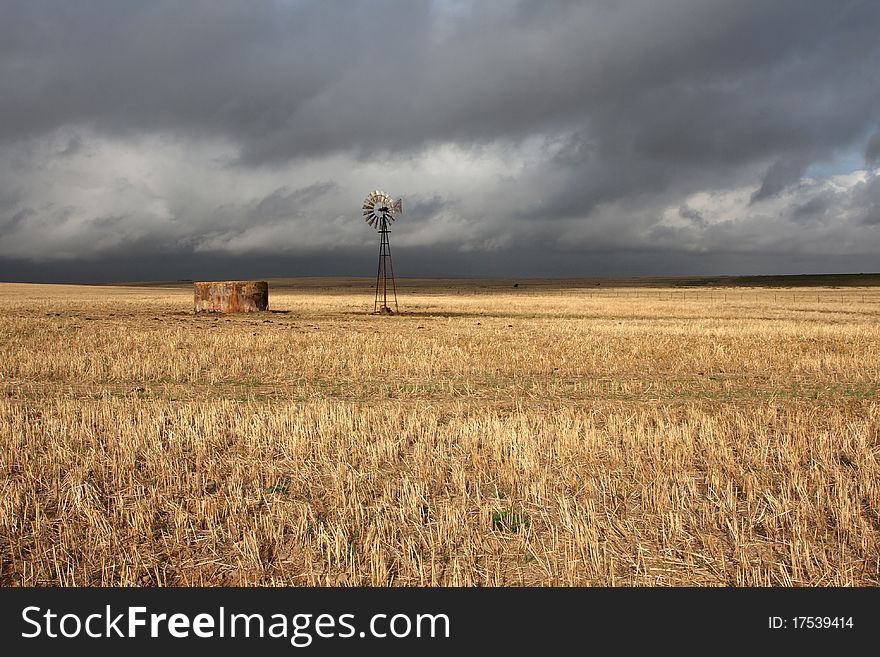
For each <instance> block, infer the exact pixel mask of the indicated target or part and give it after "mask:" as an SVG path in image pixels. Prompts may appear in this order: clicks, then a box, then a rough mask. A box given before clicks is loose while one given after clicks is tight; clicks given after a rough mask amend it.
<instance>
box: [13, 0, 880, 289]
mask: <svg viewBox="0 0 880 657" xmlns="http://www.w3.org/2000/svg"><path fill="white" fill-rule="evenodd" d="M878 35H880V2H877V1H876V0H864V1H858V0H828V1H811V0H774V1H772V2H768V1H767V0H755V1H752V0H631V1H630V0H595V1H592V2H575V1H559V2H550V1H547V0H536V1H534V2H532V1H520V2H515V1H500V0H492V1H472V2H471V1H465V0H433V1H427V0H426V1H418V0H397V1H391V0H389V1H382V0H370V1H367V0H364V1H362V2H355V1H353V0H352V1H348V2H333V1H328V0H321V1H315V2H305V1H294V0H289V1H285V0H276V1H274V2H256V1H254V2H250V1H248V2H243V1H241V0H236V1H230V2H222V1H216V0H212V1H210V2H198V1H190V0H188V1H186V2H181V1H174V2H145V1H143V2H142V1H137V2H135V1H131V2H126V1H124V0H107V1H106V2H88V1H85V0H81V1H77V2H60V1H56V2H41V1H36V0H25V1H23V2H14V1H11V0H0V280H45V281H61V280H66V281H92V282H95V281H114V280H158V279H162V280H164V279H179V278H191V279H200V278H204V279H210V278H233V277H236V278H243V277H269V276H301V275H347V276H351V275H355V276H358V275H362V276H371V275H373V272H374V271H375V260H376V257H377V253H378V236H377V234H376V232H375V231H374V230H373V229H371V228H370V227H369V226H367V224H365V223H364V221H363V219H362V217H361V213H360V207H361V204H362V201H363V198H364V197H365V196H366V194H367V193H368V192H369V191H371V190H373V189H381V190H384V191H386V192H388V193H389V194H390V195H392V196H394V197H395V198H398V197H402V198H403V200H404V214H403V215H402V216H400V217H399V219H398V221H397V222H396V223H395V224H394V225H393V227H392V234H391V246H392V252H393V254H394V260H395V272H396V273H397V274H398V275H399V276H403V277H408V276H438V277H448V276H475V275H477V276H489V277H492V276H497V277H529V276H532V277H543V276H602V275H607V276H626V275H632V276H639V275H652V274H655V275H664V274H665V275H676V274H685V275H693V274H723V273H726V274H749V273H805V272H868V271H871V272H874V271H880V38H878Z"/></svg>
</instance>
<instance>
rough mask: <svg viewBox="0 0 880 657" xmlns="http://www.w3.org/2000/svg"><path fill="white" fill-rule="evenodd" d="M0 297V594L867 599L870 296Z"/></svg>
mask: <svg viewBox="0 0 880 657" xmlns="http://www.w3.org/2000/svg"><path fill="white" fill-rule="evenodd" d="M333 285H334V283H333V282H332V281H327V282H325V283H324V284H322V285H317V284H315V283H314V281H312V282H305V281H300V282H297V281H295V280H294V281H288V282H287V283H286V284H285V285H276V284H274V283H272V282H270V311H269V312H267V313H256V314H248V315H209V314H199V315H194V314H193V313H192V312H191V309H192V290H191V287H188V286H186V285H181V286H176V287H168V288H162V287H157V286H154V287H77V286H55V285H25V284H0V447H2V449H0V486H2V489H0V490H2V494H0V583H2V584H3V585H6V586H18V585H25V586H32V585H71V586H72V585H103V586H116V585H148V586H156V585H158V586H175V585H246V586H250V585H334V586H363V585H367V586H373V585H382V586H384V585H393V586H396V585H402V586H412V585H416V586H434V585H444V586H445V585H462V586H499V585H504V586H518V585H548V586H562V585H577V586H590V585H592V586H623V585H638V586H643V585H644V586H668V585H676V586H679V585H695V586H728V585H733V586H853V585H858V586H876V585H878V584H880V403H878V402H880V289H878V288H840V289H832V288H798V289H771V288H762V289H740V288H731V289H728V288H709V289H706V288H700V289H696V290H694V289H688V290H681V289H674V288H658V289H648V288H611V289H609V288H605V287H601V288H600V287H577V286H575V285H558V286H554V285H552V284H544V285H541V286H537V285H534V286H533V285H529V284H521V285H520V286H519V287H517V288H513V287H512V286H501V285H497V286H494V287H492V286H489V287H486V286H484V287H479V286H478V285H477V284H475V283H470V284H469V283H465V282H454V283H448V285H446V286H444V285H439V284H434V285H429V284H427V283H425V284H424V285H421V286H420V285H417V284H413V285H410V286H405V287H403V288H401V289H400V290H399V292H400V294H399V297H400V310H401V313H400V314H399V315H397V316H392V317H386V316H372V315H370V314H368V311H369V310H371V309H372V306H373V298H372V290H370V289H369V282H364V283H361V284H360V285H358V284H357V283H351V282H349V284H346V285H342V284H339V285H338V286H336V287H333Z"/></svg>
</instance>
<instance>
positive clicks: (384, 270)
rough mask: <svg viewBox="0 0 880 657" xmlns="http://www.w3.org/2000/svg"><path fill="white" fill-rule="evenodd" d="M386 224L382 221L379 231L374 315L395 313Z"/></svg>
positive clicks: (395, 302) (394, 285) (395, 305)
mask: <svg viewBox="0 0 880 657" xmlns="http://www.w3.org/2000/svg"><path fill="white" fill-rule="evenodd" d="M389 232H390V231H389V230H388V224H387V222H385V221H384V220H383V221H382V228H381V230H380V231H379V235H380V239H379V268H378V270H377V272H376V298H375V300H374V302H373V312H374V313H383V314H384V313H387V314H391V313H394V312H397V286H396V284H395V282H394V265H393V263H392V262H391V245H390V244H389V242H388V233H389ZM389 268H390V275H391V287H392V292H393V294H394V310H391V308H389V307H388V276H389ZM380 288H381V296H382V307H381V308H380V307H379V295H380Z"/></svg>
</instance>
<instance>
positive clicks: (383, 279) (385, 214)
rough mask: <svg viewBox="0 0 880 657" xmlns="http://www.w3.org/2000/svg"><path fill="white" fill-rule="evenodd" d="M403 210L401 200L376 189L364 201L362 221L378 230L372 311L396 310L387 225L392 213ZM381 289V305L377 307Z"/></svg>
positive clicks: (390, 312)
mask: <svg viewBox="0 0 880 657" xmlns="http://www.w3.org/2000/svg"><path fill="white" fill-rule="evenodd" d="M402 212H403V202H402V201H401V200H400V199H398V200H397V201H394V200H392V198H391V197H390V196H388V194H386V193H385V192H380V191H379V190H378V189H377V190H376V191H374V192H370V193H369V194H368V195H367V198H366V200H365V201H364V221H366V222H367V223H368V224H369V225H370V226H372V227H373V228H375V229H376V230H378V231H379V235H380V238H379V271H378V272H377V273H376V299H375V301H374V302H373V312H374V313H383V314H393V313H396V312H397V285H396V284H395V282H394V263H392V262H391V245H390V244H389V243H388V233H390V232H391V231H389V230H388V225H389V224H390V223H392V222H393V221H394V214H395V213H397V214H400V213H402ZM389 279H390V280H391V291H392V294H393V295H394V310H391V308H390V307H389V306H388V281H389ZM380 289H381V297H382V307H381V308H380V307H379V296H380V292H379V290H380Z"/></svg>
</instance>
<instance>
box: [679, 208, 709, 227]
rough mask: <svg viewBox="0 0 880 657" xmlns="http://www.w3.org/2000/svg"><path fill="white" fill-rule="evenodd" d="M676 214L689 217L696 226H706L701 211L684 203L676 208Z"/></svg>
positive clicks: (684, 217) (685, 217)
mask: <svg viewBox="0 0 880 657" xmlns="http://www.w3.org/2000/svg"><path fill="white" fill-rule="evenodd" d="M678 216H679V217H681V218H683V219H690V220H691V221H693V222H694V224H696V225H697V226H701V227H705V226H706V218H705V217H704V216H703V213H702V212H700V211H699V210H695V209H694V208H692V207H690V206H689V205H687V204H686V203H685V204H684V205H682V206H681V207H680V208H678Z"/></svg>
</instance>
